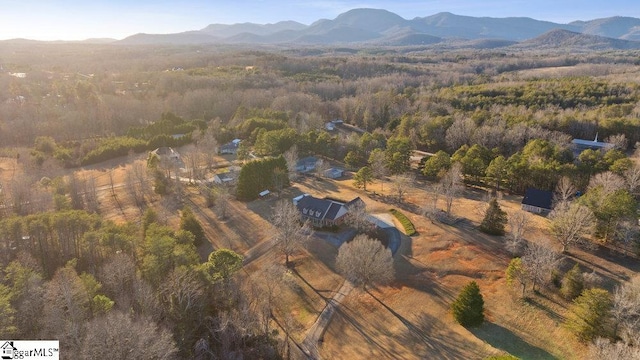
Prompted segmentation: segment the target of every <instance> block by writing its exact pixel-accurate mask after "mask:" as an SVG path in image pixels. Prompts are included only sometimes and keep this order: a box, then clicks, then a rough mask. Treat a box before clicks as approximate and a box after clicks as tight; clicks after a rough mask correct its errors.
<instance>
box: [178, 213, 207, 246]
mask: <svg viewBox="0 0 640 360" xmlns="http://www.w3.org/2000/svg"><path fill="white" fill-rule="evenodd" d="M180 230H186V231H188V232H190V233H192V234H193V236H194V238H195V244H194V245H196V246H199V245H200V244H202V243H204V242H205V241H207V236H206V235H205V233H204V229H203V228H202V225H200V222H199V221H198V219H197V218H196V216H195V215H194V214H193V211H192V210H191V208H189V207H185V208H184V209H182V216H181V217H180Z"/></svg>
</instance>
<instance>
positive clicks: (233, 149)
mask: <svg viewBox="0 0 640 360" xmlns="http://www.w3.org/2000/svg"><path fill="white" fill-rule="evenodd" d="M241 142H242V140H240V139H233V140H231V142H229V143H226V144H224V145H222V146H220V148H219V149H218V153H220V154H221V155H224V154H236V153H237V152H238V148H239V147H240V143H241Z"/></svg>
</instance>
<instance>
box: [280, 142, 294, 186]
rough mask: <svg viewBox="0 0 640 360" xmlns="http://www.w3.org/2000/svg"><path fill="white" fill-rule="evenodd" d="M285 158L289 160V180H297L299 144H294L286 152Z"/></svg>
mask: <svg viewBox="0 0 640 360" xmlns="http://www.w3.org/2000/svg"><path fill="white" fill-rule="evenodd" d="M283 156H284V160H285V161H286V162H287V172H288V175H289V180H295V179H296V177H297V176H298V171H297V170H296V165H297V164H298V146H297V145H293V146H292V147H290V148H289V150H287V151H285V153H284V155H283Z"/></svg>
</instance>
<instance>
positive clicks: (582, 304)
mask: <svg viewBox="0 0 640 360" xmlns="http://www.w3.org/2000/svg"><path fill="white" fill-rule="evenodd" d="M611 307H612V300H611V294H609V292H608V291H607V290H604V289H588V290H585V291H583V292H582V294H581V295H580V296H579V297H578V298H577V299H575V300H574V301H573V305H571V308H569V314H568V315H567V321H566V323H565V324H566V326H567V327H568V328H569V330H571V331H572V332H573V333H574V334H575V335H576V336H577V337H578V339H579V340H581V341H589V340H593V339H594V338H596V337H608V336H610V335H611V327H610V325H611V324H610V316H611Z"/></svg>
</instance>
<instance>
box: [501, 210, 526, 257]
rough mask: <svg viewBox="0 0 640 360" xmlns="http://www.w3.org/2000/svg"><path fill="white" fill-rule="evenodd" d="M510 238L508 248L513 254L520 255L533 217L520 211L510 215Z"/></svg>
mask: <svg viewBox="0 0 640 360" xmlns="http://www.w3.org/2000/svg"><path fill="white" fill-rule="evenodd" d="M508 224H509V236H508V237H507V242H506V244H505V245H506V248H507V250H508V251H509V252H510V253H511V254H513V255H517V254H520V252H521V251H522V248H523V245H524V236H525V234H526V233H527V232H528V231H529V229H530V227H531V215H530V214H529V213H528V212H526V211H524V210H518V211H516V212H513V213H511V214H510V215H509V222H508Z"/></svg>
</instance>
